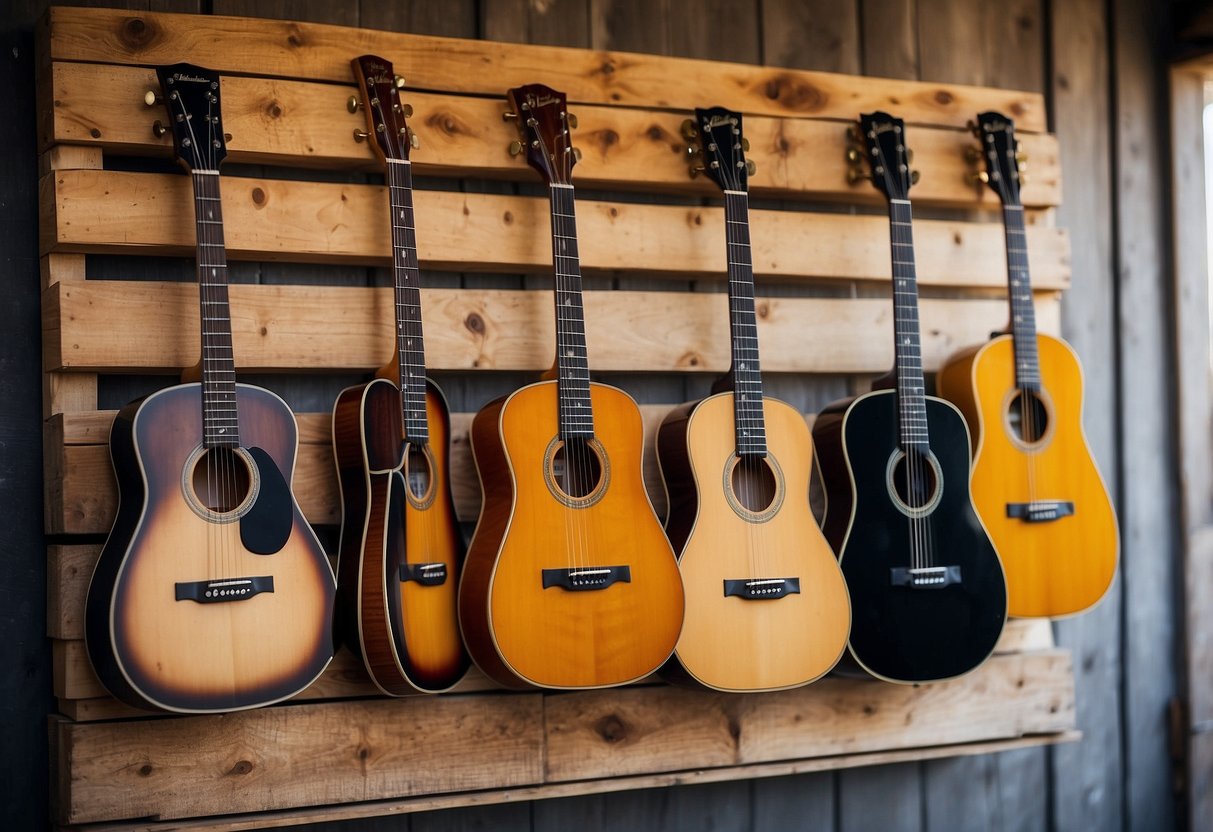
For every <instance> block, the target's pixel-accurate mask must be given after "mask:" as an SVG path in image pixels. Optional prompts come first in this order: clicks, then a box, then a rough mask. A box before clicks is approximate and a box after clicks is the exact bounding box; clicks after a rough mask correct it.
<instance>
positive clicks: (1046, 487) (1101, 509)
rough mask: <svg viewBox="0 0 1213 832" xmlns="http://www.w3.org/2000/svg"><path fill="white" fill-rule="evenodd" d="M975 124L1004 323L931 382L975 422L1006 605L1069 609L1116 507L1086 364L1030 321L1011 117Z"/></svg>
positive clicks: (1109, 534) (1099, 590)
mask: <svg viewBox="0 0 1213 832" xmlns="http://www.w3.org/2000/svg"><path fill="white" fill-rule="evenodd" d="M974 132H975V134H976V135H977V139H978V141H979V142H980V143H981V148H980V150H979V151H978V152H977V153H975V154H973V156H974V157H975V158H978V159H981V160H984V163H985V165H984V166H985V170H983V171H980V172H979V173H978V176H979V179H980V180H981V181H984V182H986V183H987V184H989V186H990V188H991V189H993V190H994V192H995V193H997V194H998V196H999V198H1000V199H1001V200H1002V216H1003V223H1004V227H1005V229H1006V241H1007V283H1008V296H1009V298H1010V324H1009V326H1008V327H1007V331H1006V332H1005V333H1003V334H1000V335H997V336H996V337H994V338H993V339H991V340H990V341H988V342H987V343H985V344H980V345H978V346H974V347H970V348H968V349H966V350H963V351H961V352H960V353H958V354H957V355H955V356H953V357H952V358H950V359H949V360H948V361H947V362H946V363H945V364H944V366H943V368H942V369H941V370H940V371H939V375H938V377H937V382H936V383H937V387H938V389H939V394H940V395H941V396H943V397H945V398H947V399H949V400H950V401H952V402H954V403H955V404H956V406H957V407H959V408H960V410H961V412H962V413H964V415H965V417H966V418H967V419H968V422H969V425H970V427H971V428H972V430H973V502H974V504H975V505H976V506H977V511H978V513H979V514H980V515H981V518H982V520H983V521H984V523H985V525H986V528H987V529H989V531H990V536H991V537H992V538H993V539H994V544H995V546H997V547H998V553H999V554H1000V555H1001V556H1002V560H1003V565H1004V567H1005V568H1006V571H1007V590H1008V593H1009V601H1008V609H1009V611H1010V614H1011V615H1015V616H1063V615H1071V614H1074V613H1078V612H1082V611H1083V610H1085V609H1088V608H1090V607H1092V606H1094V605H1095V604H1096V603H1097V602H1098V601H1099V599H1100V598H1102V597H1103V596H1104V593H1105V592H1107V590H1108V587H1109V586H1110V585H1111V583H1112V578H1113V576H1114V575H1115V574H1116V561H1117V553H1118V551H1119V535H1118V531H1117V525H1116V512H1115V510H1114V509H1113V508H1112V502H1111V500H1110V499H1109V498H1108V491H1107V489H1106V488H1105V487H1104V482H1103V478H1102V477H1101V476H1100V474H1099V469H1098V468H1097V467H1096V465H1095V460H1094V459H1093V457H1092V456H1091V449H1090V448H1089V447H1088V446H1087V440H1086V436H1085V435H1084V433H1083V429H1082V409H1083V407H1082V405H1083V378H1082V365H1081V364H1080V363H1079V361H1078V356H1077V355H1076V354H1075V353H1074V350H1073V349H1071V347H1070V345H1069V344H1067V343H1066V342H1065V341H1062V340H1061V339H1059V338H1053V337H1052V336H1049V335H1044V334H1041V333H1039V332H1037V331H1036V315H1035V310H1034V307H1033V302H1032V286H1031V282H1030V279H1029V275H1028V251H1027V236H1026V235H1025V233H1024V208H1023V202H1022V200H1021V198H1020V185H1021V183H1022V177H1021V175H1020V160H1021V157H1020V155H1019V153H1018V142H1017V141H1016V139H1015V125H1014V123H1013V122H1012V121H1011V119H1009V118H1007V117H1005V116H1003V115H1002V114H1000V113H994V112H989V113H981V114H980V115H979V116H978V117H977V122H976V124H975V126H974Z"/></svg>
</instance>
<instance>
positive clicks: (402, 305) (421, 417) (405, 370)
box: [387, 159, 430, 445]
mask: <svg viewBox="0 0 1213 832" xmlns="http://www.w3.org/2000/svg"><path fill="white" fill-rule="evenodd" d="M387 184H388V200H389V202H390V204H391V210H392V272H393V275H394V277H395V285H396V357H397V359H398V361H397V363H398V366H399V373H400V375H399V378H398V380H397V381H398V383H399V385H400V401H401V406H402V407H403V409H404V414H403V415H404V435H405V439H406V440H407V441H409V442H413V443H416V444H420V445H424V444H425V443H426V442H428V441H429V438H430V434H429V423H428V421H427V420H426V416H425V339H424V337H423V335H422V326H421V289H420V285H421V276H420V272H419V271H418V265H417V232H416V229H415V227H414V225H413V166H412V164H411V163H410V162H408V161H407V160H401V159H389V160H388V164H387Z"/></svg>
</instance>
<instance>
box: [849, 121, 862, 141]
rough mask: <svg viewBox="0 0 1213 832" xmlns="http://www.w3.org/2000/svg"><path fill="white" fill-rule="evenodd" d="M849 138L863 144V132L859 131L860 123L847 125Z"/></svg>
mask: <svg viewBox="0 0 1213 832" xmlns="http://www.w3.org/2000/svg"><path fill="white" fill-rule="evenodd" d="M847 138H848V139H850V140H851V141H852V142H854V143H855V144H863V133H861V132H859V125H858V124H848V125H847Z"/></svg>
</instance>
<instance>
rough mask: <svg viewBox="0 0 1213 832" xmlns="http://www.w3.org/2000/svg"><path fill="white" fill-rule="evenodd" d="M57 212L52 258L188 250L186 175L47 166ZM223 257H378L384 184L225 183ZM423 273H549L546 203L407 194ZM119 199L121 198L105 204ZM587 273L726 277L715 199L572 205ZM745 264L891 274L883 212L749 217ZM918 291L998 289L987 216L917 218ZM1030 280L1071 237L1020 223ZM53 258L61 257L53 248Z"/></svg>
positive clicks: (1062, 263)
mask: <svg viewBox="0 0 1213 832" xmlns="http://www.w3.org/2000/svg"><path fill="white" fill-rule="evenodd" d="M44 186H45V187H47V188H49V189H50V190H51V191H53V193H48V194H46V196H47V198H48V199H49V200H50V204H52V205H53V207H54V214H53V217H48V218H47V222H45V223H43V227H42V233H43V240H42V246H43V251H44V252H45V253H48V254H50V252H69V251H78V252H91V253H109V254H113V253H118V252H127V253H136V254H148V253H151V252H155V253H156V254H159V255H163V254H181V255H190V256H192V255H193V253H194V229H193V225H192V223H191V222H189V220H190V219H192V217H193V197H192V194H191V192H190V181H189V179H188V177H185V176H169V175H162V174H139V173H118V172H113V171H57V172H56V173H55V174H54V175H53V176H52V177H51V178H50V179H49V180H47V181H46V182H45V183H44ZM222 193H223V197H224V199H223V214H224V219H225V223H226V228H225V232H226V233H225V242H226V245H227V253H228V255H229V257H230V258H231V259H235V260H240V259H244V260H297V261H306V262H325V261H329V262H351V263H366V264H374V265H387V264H388V262H389V261H390V257H391V241H390V237H389V235H388V234H387V233H386V232H385V229H386V228H387V223H388V206H387V194H386V189H385V188H383V187H379V186H371V185H349V184H331V183H317V182H292V181H290V180H279V179H254V178H245V177H230V176H229V177H224V179H223V183H222ZM414 201H415V205H416V211H415V216H416V222H417V237H418V257H419V259H420V261H421V264H422V266H423V267H429V268H434V269H455V270H458V271H475V270H487V271H511V272H514V271H538V272H548V273H550V272H551V269H552V241H551V235H550V231H549V222H550V221H549V218H548V210H549V206H548V202H547V200H546V199H542V198H534V197H519V196H499V195H492V194H470V193H469V194H464V193H450V192H444V191H417V192H416V194H415V200H414ZM115 202H117V203H119V204H121V205H122V206H123V208H122V211H120V212H118V211H114V210H113V206H114V204H115ZM577 208H578V218H577V225H578V236H579V237H580V240H581V243H580V246H579V249H580V259H581V265H582V267H583V268H585V269H587V270H596V269H602V270H611V271H627V272H639V273H641V274H643V275H644V276H657V275H660V274H672V275H688V274H702V275H708V276H722V275H723V273H724V265H725V246H724V211H723V210H721V209H720V208H718V207H702V206H670V205H640V204H627V203H619V202H604V201H597V200H581V201H580V202H579V203H578V206H577ZM751 230H752V243H753V252H754V269H755V272H756V273H757V274H758V275H759V276H761V277H768V276H769V277H776V278H843V279H848V280H884V281H887V280H889V247H888V219H887V218H886V217H884V216H878V215H869V216H862V215H858V216H857V215H847V214H829V213H811V212H802V211H767V210H762V211H758V210H756V211H754V212H753V213H752V215H751ZM914 230H915V248H916V252H915V253H916V259H917V262H918V269H919V281H920V282H921V283H923V284H924V285H935V286H948V287H979V288H997V289H1003V288H1005V286H1006V270H1005V267H1003V265H1002V260H1001V259H1000V258H1001V257H1003V256H1004V255H1003V251H1004V242H1003V229H1002V225H1001V224H995V223H971V222H969V223H967V222H953V221H939V220H920V221H919V222H917V223H915V229H914ZM1027 233H1028V251H1029V257H1030V262H1031V268H1032V279H1033V285H1035V286H1036V287H1037V288H1038V289H1064V288H1066V287H1067V286H1068V285H1069V277H1070V248H1069V237H1068V234H1067V233H1066V232H1065V231H1064V230H1062V229H1057V228H1048V227H1045V226H1031V227H1029V228H1028V232H1027ZM50 256H52V257H54V256H60V257H62V256H63V255H55V254H50Z"/></svg>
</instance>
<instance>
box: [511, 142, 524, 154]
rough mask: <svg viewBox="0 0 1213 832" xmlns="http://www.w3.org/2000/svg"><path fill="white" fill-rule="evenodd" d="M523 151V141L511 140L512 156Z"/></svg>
mask: <svg viewBox="0 0 1213 832" xmlns="http://www.w3.org/2000/svg"><path fill="white" fill-rule="evenodd" d="M521 152H522V142H519V141H512V142H510V155H511V156H517V155H518V154H519V153H521Z"/></svg>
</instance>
